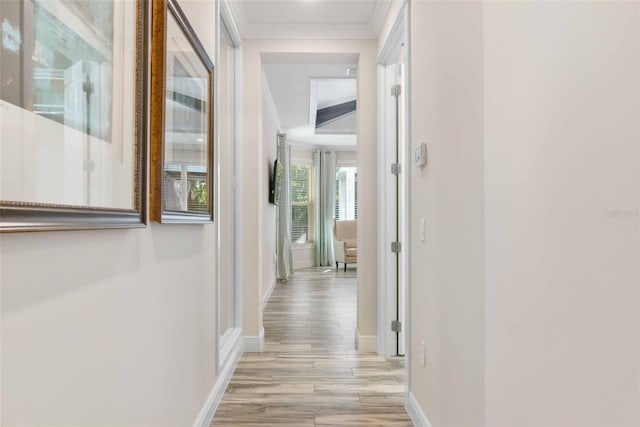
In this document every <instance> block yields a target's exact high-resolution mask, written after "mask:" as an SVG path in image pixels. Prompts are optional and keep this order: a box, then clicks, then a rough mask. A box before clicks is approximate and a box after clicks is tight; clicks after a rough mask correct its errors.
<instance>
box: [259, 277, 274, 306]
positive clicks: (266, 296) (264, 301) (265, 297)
mask: <svg viewBox="0 0 640 427" xmlns="http://www.w3.org/2000/svg"><path fill="white" fill-rule="evenodd" d="M275 288H276V279H273V282H271V284H270V285H269V287H268V288H267V290H266V291H265V293H264V295H263V296H262V308H264V307H265V306H266V305H267V303H268V302H269V300H270V299H271V294H273V290H274V289H275Z"/></svg>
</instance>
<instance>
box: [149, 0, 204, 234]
mask: <svg viewBox="0 0 640 427" xmlns="http://www.w3.org/2000/svg"><path fill="white" fill-rule="evenodd" d="M152 5H153V6H152V8H153V11H152V49H151V52H152V53H151V58H152V59H151V64H152V65H151V188H150V196H151V197H150V203H151V219H152V220H153V221H157V222H162V223H210V222H212V221H213V148H214V145H213V144H214V133H213V117H214V116H213V70H214V67H213V62H212V61H211V59H210V58H209V56H208V55H207V53H206V51H205V49H204V47H203V45H202V43H201V42H200V40H199V39H198V37H197V35H196V34H195V32H194V30H193V28H192V27H191V25H190V24H189V21H188V20H187V17H186V16H185V14H184V12H183V11H182V9H181V8H180V6H179V5H178V3H177V2H176V1H174V0H166V1H165V0H154V1H153V3H152Z"/></svg>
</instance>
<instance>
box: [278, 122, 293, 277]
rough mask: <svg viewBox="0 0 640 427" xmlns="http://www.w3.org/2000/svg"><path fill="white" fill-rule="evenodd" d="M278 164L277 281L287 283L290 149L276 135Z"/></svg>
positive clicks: (289, 266)
mask: <svg viewBox="0 0 640 427" xmlns="http://www.w3.org/2000/svg"><path fill="white" fill-rule="evenodd" d="M278 163H279V164H280V165H281V167H282V174H281V179H280V203H279V205H278V264H277V270H278V271H277V273H278V280H280V281H287V280H288V279H289V277H290V276H291V275H292V274H293V258H292V254H291V176H290V170H291V148H290V147H288V146H287V144H286V135H284V134H278Z"/></svg>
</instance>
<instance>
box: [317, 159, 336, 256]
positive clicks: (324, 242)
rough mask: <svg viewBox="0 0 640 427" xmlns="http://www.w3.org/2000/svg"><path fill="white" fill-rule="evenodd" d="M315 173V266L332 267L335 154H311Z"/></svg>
mask: <svg viewBox="0 0 640 427" xmlns="http://www.w3.org/2000/svg"><path fill="white" fill-rule="evenodd" d="M313 166H314V168H313V169H314V171H315V199H316V200H315V219H316V221H315V237H316V265H317V266H318V267H324V266H332V265H333V264H334V263H335V261H334V256H333V217H334V209H335V203H336V152H335V151H326V150H318V151H316V152H315V153H314V154H313Z"/></svg>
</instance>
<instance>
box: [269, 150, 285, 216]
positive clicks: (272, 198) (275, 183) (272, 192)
mask: <svg viewBox="0 0 640 427" xmlns="http://www.w3.org/2000/svg"><path fill="white" fill-rule="evenodd" d="M281 179H282V165H281V164H280V163H279V162H278V159H276V160H275V161H274V162H273V169H272V170H270V171H269V203H272V204H274V205H279V204H280V180H281Z"/></svg>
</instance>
